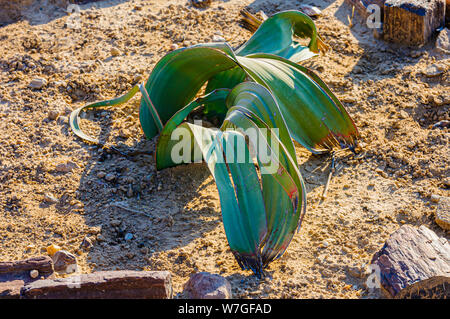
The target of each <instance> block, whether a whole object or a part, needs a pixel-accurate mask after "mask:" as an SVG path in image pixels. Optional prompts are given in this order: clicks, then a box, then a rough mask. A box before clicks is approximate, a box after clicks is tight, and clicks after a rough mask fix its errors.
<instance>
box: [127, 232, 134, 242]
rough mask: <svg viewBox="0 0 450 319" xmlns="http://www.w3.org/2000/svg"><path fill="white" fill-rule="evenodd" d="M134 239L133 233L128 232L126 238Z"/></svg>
mask: <svg viewBox="0 0 450 319" xmlns="http://www.w3.org/2000/svg"><path fill="white" fill-rule="evenodd" d="M132 239H133V234H132V233H127V234H126V235H125V240H126V241H128V240H132Z"/></svg>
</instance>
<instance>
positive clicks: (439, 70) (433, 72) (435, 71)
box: [423, 64, 446, 77]
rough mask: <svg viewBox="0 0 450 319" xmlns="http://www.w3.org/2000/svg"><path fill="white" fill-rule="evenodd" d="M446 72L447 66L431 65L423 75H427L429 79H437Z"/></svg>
mask: <svg viewBox="0 0 450 319" xmlns="http://www.w3.org/2000/svg"><path fill="white" fill-rule="evenodd" d="M445 70H446V67H445V65H443V64H433V65H430V66H429V67H427V68H426V69H425V71H423V74H425V75H426V76H428V77H435V76H439V75H441V74H443V73H444V72H445Z"/></svg>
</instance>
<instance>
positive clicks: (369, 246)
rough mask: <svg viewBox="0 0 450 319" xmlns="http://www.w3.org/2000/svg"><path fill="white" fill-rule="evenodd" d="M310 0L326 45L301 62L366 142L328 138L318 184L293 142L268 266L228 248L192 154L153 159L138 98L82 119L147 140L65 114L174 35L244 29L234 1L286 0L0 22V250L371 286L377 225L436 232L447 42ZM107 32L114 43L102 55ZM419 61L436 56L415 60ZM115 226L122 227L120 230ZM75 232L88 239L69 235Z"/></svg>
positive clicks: (151, 59) (45, 10)
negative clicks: (260, 267)
mask: <svg viewBox="0 0 450 319" xmlns="http://www.w3.org/2000/svg"><path fill="white" fill-rule="evenodd" d="M309 2H310V3H312V1H309ZM314 2H315V4H316V5H317V6H319V7H320V8H321V9H322V10H323V14H322V16H321V17H319V18H318V19H317V20H316V23H317V25H318V28H319V31H320V33H321V34H322V36H323V38H324V39H325V41H326V42H327V43H328V44H329V45H330V46H331V48H332V50H331V51H330V52H328V53H327V54H326V55H322V56H320V57H318V58H316V59H315V60H314V61H310V62H307V63H305V65H306V66H309V67H311V68H312V69H314V70H316V71H317V72H318V73H319V74H320V75H321V77H322V78H323V79H324V80H325V82H327V83H328V84H329V85H330V86H331V88H332V89H333V91H334V92H335V93H336V94H337V95H338V96H339V97H340V98H342V101H343V102H344V104H345V105H346V107H347V109H348V110H349V112H350V114H351V115H352V116H353V118H354V119H355V122H356V124H357V126H358V127H359V129H360V132H361V136H362V139H361V141H362V146H363V149H364V152H362V153H361V155H360V156H358V157H357V158H355V157H354V156H353V155H351V154H350V153H349V152H345V151H344V152H340V153H339V155H338V158H337V167H338V171H337V173H336V174H335V176H334V177H333V179H332V181H331V184H330V187H329V190H328V196H327V198H326V199H325V200H321V194H322V192H323V189H324V185H325V182H326V178H327V175H328V172H329V167H328V165H329V163H330V161H329V157H328V156H326V155H325V156H312V155H311V154H309V153H308V152H307V151H306V150H305V149H303V148H302V147H300V146H298V147H297V154H298V157H299V162H300V163H301V164H300V166H301V167H300V168H301V172H302V174H303V175H304V178H305V180H306V182H307V189H308V210H307V214H306V217H305V219H304V222H303V226H302V229H301V231H300V233H299V234H297V235H296V236H295V237H294V239H293V241H292V243H291V245H290V246H289V248H288V250H287V252H286V254H285V255H283V256H282V258H280V259H279V260H277V261H275V262H273V263H272V264H271V265H270V267H269V268H268V271H267V274H268V276H267V277H266V279H264V280H258V279H257V278H256V277H255V276H253V275H252V274H251V273H250V272H248V271H241V270H240V268H239V267H238V265H237V263H236V261H235V260H234V258H233V256H232V254H231V252H230V250H229V249H228V245H227V242H226V238H225V233H224V230H223V226H222V223H221V215H220V205H219V198H218V194H217V190H216V186H215V183H214V181H213V179H212V177H211V175H210V174H209V171H208V169H207V168H206V166H205V165H204V164H193V165H187V166H180V167H176V168H173V169H166V170H164V171H161V172H156V171H155V168H154V160H153V156H152V155H151V154H152V152H153V150H154V141H146V140H145V138H144V136H143V133H142V131H141V129H140V126H139V120H138V102H139V100H138V99H134V100H132V101H131V102H130V103H128V104H126V105H125V106H123V107H118V108H115V109H102V110H98V111H91V112H89V113H88V114H87V116H86V117H85V119H84V120H83V122H82V125H83V127H84V128H86V130H88V131H89V132H91V134H94V135H98V136H100V137H101V139H102V140H104V141H107V142H108V143H111V144H112V145H115V146H117V147H118V148H119V149H120V150H122V151H134V150H138V151H143V152H147V153H148V154H140V155H136V156H128V157H124V156H122V155H120V154H118V153H114V152H108V151H104V150H102V149H101V148H99V147H97V146H92V145H88V144H86V143H84V142H83V141H81V140H79V139H78V138H76V137H75V136H74V135H73V134H72V132H71V131H70V127H69V125H68V123H67V120H68V115H69V113H70V111H71V110H73V109H75V108H77V107H79V106H81V105H83V104H85V103H87V102H91V101H95V100H99V99H104V98H109V97H114V96H117V95H119V94H122V93H123V92H125V91H127V90H128V89H129V88H131V86H132V85H133V84H134V83H136V82H137V81H140V80H141V79H142V78H144V79H145V78H146V77H148V75H149V73H150V72H151V70H152V68H153V66H154V65H155V63H156V62H157V61H158V60H159V59H160V58H161V57H162V56H163V55H164V54H166V53H167V52H169V51H170V50H171V46H172V45H173V43H175V44H177V45H178V46H179V47H181V46H189V45H192V44H196V43H202V42H210V41H211V40H212V37H213V35H214V34H216V35H217V34H218V35H222V36H223V37H224V38H225V39H226V40H227V41H229V42H230V43H231V45H232V46H237V45H239V44H240V43H242V42H243V41H245V40H246V39H248V38H249V36H250V33H249V32H248V31H246V30H244V29H242V28H241V27H240V26H239V11H240V10H241V9H242V8H244V7H245V6H248V8H249V9H250V10H251V11H253V12H257V11H259V10H261V9H262V10H264V11H265V12H266V13H267V14H273V13H274V12H276V11H280V10H285V9H296V8H298V5H299V4H300V3H301V2H300V1H259V0H256V1H249V0H245V1H238V0H229V1H219V0H215V1H213V4H212V5H211V7H210V8H208V9H202V10H199V9H195V8H193V7H191V6H190V5H189V4H188V3H187V1H174V0H172V1H169V0H164V1H162V0H153V1H141V0H136V1H118V0H110V1H102V2H97V3H94V4H92V3H91V4H86V5H82V6H81V8H82V15H81V17H80V18H79V19H77V18H74V16H73V15H72V16H68V15H67V14H66V13H64V12H63V11H62V10H61V9H57V8H55V7H53V6H50V5H42V7H41V9H42V10H39V8H38V7H35V8H32V9H30V12H29V13H28V15H27V17H26V19H24V20H22V21H20V22H17V23H13V24H9V25H7V26H3V27H0V119H1V121H0V130H1V132H2V134H1V136H0V260H18V259H22V258H27V257H31V256H34V255H38V254H43V253H44V254H45V247H47V246H48V245H50V244H57V245H59V246H61V247H63V248H64V249H66V250H68V251H70V252H72V253H75V254H77V258H78V262H79V266H80V271H81V272H83V273H89V272H92V271H98V270H115V269H137V270H170V271H171V272H172V274H173V281H174V290H175V293H177V294H178V293H180V292H181V291H182V286H183V284H184V283H185V282H186V281H187V279H188V278H189V275H190V274H191V273H193V272H197V271H209V272H212V273H219V274H221V275H223V276H225V277H227V278H228V279H229V280H230V281H231V284H232V289H233V294H234V296H235V297H240V298H269V297H270V298H377V297H380V295H379V293H378V292H376V291H375V292H371V291H369V290H368V289H366V288H365V285H364V283H365V280H366V278H365V275H364V272H365V268H366V265H367V264H368V263H370V260H371V258H372V255H373V254H374V253H375V252H376V251H377V250H378V249H379V248H380V247H381V246H382V245H383V243H384V241H385V240H386V239H387V238H388V237H389V234H390V233H392V232H393V231H395V230H396V229H398V228H399V227H400V226H401V225H403V224H411V225H416V226H418V225H422V224H425V225H427V226H428V227H430V228H431V229H433V230H434V231H436V232H437V233H438V234H439V235H440V236H446V237H447V238H448V233H447V234H446V233H445V232H444V231H443V230H442V229H440V228H439V227H438V226H437V225H436V224H435V222H434V211H435V210H436V207H435V205H434V204H433V203H430V196H431V195H432V194H435V195H441V196H448V195H449V194H448V187H449V183H450V182H449V178H448V177H447V176H449V169H448V158H449V157H448V156H449V149H448V138H449V134H448V129H439V128H434V129H433V128H431V125H432V124H434V123H436V122H438V121H441V120H449V103H450V96H449V89H448V87H449V72H448V71H446V70H448V68H449V65H450V62H449V57H448V56H447V57H445V56H442V55H439V54H438V53H437V52H436V51H435V50H434V44H433V43H431V44H430V45H428V46H426V47H425V48H422V49H414V50H412V49H408V48H402V47H398V46H394V45H388V44H386V43H384V42H382V41H380V40H376V39H374V38H373V37H372V34H371V32H370V31H368V29H366V28H365V27H364V26H362V25H361V23H360V22H358V20H357V19H356V18H355V19H354V21H353V24H354V26H353V27H352V28H349V26H348V24H349V23H348V20H347V16H348V15H350V14H351V8H349V7H348V6H347V5H345V4H343V0H338V1H332V0H327V1H325V0H322V1H314ZM303 3H308V1H306V2H305V1H304V2H303ZM112 48H116V49H118V50H119V51H120V54H119V55H118V56H112V54H111V49H112ZM433 64H439V65H440V67H441V68H443V70H444V71H443V72H441V73H442V74H441V75H438V76H434V77H427V76H425V75H424V74H423V72H424V71H425V70H426V69H427V67H429V66H431V65H433ZM36 77H42V78H44V79H46V80H47V84H46V85H45V86H44V87H43V88H42V89H31V88H29V87H28V85H29V83H30V81H31V80H32V79H34V78H36ZM55 117H57V119H54V118H55ZM61 164H62V165H61ZM106 174H112V175H109V176H110V177H111V178H112V180H109V181H108V180H107V179H105V177H104V176H105V175H106ZM108 179H109V178H108ZM126 233H131V234H133V238H132V239H131V240H128V241H125V239H124V234H126ZM86 236H88V237H89V238H90V239H92V240H93V242H94V246H93V248H92V249H91V250H90V251H83V250H82V249H80V244H81V242H82V241H83V239H84V238H85V237H86Z"/></svg>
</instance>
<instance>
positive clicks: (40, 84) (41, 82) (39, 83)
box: [28, 78, 47, 89]
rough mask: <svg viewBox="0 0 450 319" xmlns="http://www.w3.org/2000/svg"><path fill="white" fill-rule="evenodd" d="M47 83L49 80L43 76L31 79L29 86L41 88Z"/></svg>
mask: <svg viewBox="0 0 450 319" xmlns="http://www.w3.org/2000/svg"><path fill="white" fill-rule="evenodd" d="M46 84H47V80H46V79H43V78H34V79H33V80H31V82H30V84H29V85H28V87H30V88H32V89H41V88H42V87H44V86H45V85H46Z"/></svg>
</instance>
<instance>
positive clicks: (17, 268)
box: [0, 256, 53, 299]
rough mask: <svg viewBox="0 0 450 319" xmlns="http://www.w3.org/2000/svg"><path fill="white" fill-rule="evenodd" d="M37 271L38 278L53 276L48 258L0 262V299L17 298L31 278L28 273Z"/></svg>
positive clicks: (51, 264)
mask: <svg viewBox="0 0 450 319" xmlns="http://www.w3.org/2000/svg"><path fill="white" fill-rule="evenodd" d="M32 270H37V272H38V277H37V278H39V277H42V276H43V277H49V276H51V275H52V274H53V262H52V259H51V258H50V257H48V256H38V257H33V258H29V259H25V260H19V261H7V262H0V299H1V298H19V297H20V289H21V288H22V287H23V286H24V285H25V284H26V283H28V282H30V281H33V280H36V279H37V278H31V277H30V272H31V271H32Z"/></svg>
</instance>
